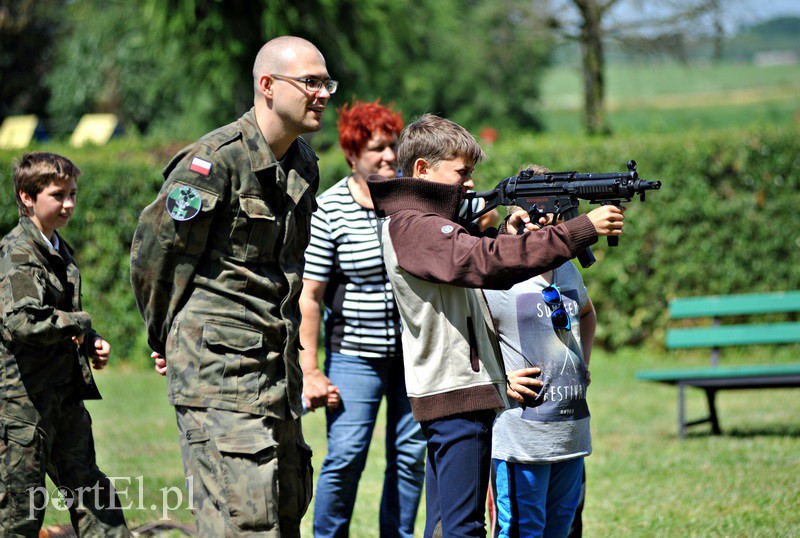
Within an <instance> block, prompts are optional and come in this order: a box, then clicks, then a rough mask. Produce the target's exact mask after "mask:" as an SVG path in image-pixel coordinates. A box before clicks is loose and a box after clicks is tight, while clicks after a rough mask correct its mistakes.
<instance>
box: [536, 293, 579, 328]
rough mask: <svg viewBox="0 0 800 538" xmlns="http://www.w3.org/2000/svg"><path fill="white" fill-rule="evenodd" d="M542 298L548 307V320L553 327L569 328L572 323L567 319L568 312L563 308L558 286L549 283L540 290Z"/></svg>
mask: <svg viewBox="0 0 800 538" xmlns="http://www.w3.org/2000/svg"><path fill="white" fill-rule="evenodd" d="M542 299H544V302H545V304H546V305H547V306H549V307H550V310H551V312H550V321H551V322H552V323H553V328H554V329H564V330H565V331H568V330H570V328H571V327H572V324H571V323H570V321H569V313H568V312H567V310H566V309H565V308H564V299H563V298H562V297H561V290H559V289H558V286H556V285H555V284H551V285H549V286H547V287H546V288H544V289H543V290H542Z"/></svg>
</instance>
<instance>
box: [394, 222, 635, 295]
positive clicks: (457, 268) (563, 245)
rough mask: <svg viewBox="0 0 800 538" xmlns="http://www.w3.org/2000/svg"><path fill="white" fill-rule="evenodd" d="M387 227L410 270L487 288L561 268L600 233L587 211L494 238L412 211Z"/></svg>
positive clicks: (443, 280) (445, 281)
mask: <svg viewBox="0 0 800 538" xmlns="http://www.w3.org/2000/svg"><path fill="white" fill-rule="evenodd" d="M619 215H620V217H621V215H622V214H621V212H620V214H619ZM619 227H620V228H621V227H622V224H621V222H620V224H619ZM388 228H389V236H390V238H391V242H392V245H393V249H394V251H395V253H396V255H397V262H398V264H399V265H400V267H401V268H402V269H404V270H405V271H407V272H408V273H410V274H411V275H413V276H415V277H417V278H419V279H422V280H425V281H428V282H435V283H441V284H451V285H456V286H462V287H467V288H488V289H508V288H510V287H511V286H513V285H514V284H516V283H517V282H522V281H523V280H527V279H528V278H531V277H533V276H535V275H538V274H541V273H544V272H545V271H548V270H550V269H553V268H555V267H558V266H559V265H561V264H563V263H564V262H566V261H567V260H569V259H571V258H573V257H575V256H577V255H578V253H579V252H582V251H583V250H584V249H586V247H588V246H590V245H592V244H594V243H595V242H597V237H598V233H597V229H596V226H595V224H594V223H593V222H592V221H591V220H590V219H589V218H588V217H586V216H584V215H582V216H580V217H577V218H575V219H572V220H570V221H568V222H565V223H563V224H559V225H557V226H548V227H546V228H545V229H544V230H542V231H540V232H537V233H526V234H523V235H522V236H514V235H498V236H497V237H495V238H489V237H475V236H472V235H470V234H469V232H468V231H467V230H466V229H465V228H463V227H462V226H459V225H457V224H455V223H453V222H452V221H450V220H448V219H446V218H443V217H440V216H436V215H433V214H425V215H419V213H417V212H414V211H399V212H397V213H396V214H394V215H393V216H392V219H391V221H390V222H389V225H388Z"/></svg>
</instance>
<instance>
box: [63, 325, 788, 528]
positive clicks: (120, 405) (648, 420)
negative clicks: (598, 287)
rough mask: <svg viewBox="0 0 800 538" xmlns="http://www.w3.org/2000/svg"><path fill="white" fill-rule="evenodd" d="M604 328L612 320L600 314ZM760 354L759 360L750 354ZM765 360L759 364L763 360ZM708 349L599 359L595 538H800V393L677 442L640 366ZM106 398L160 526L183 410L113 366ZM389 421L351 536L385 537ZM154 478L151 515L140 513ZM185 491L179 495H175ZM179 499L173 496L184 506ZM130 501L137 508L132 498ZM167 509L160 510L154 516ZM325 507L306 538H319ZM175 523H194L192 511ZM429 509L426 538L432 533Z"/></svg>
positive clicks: (668, 412) (783, 356)
mask: <svg viewBox="0 0 800 538" xmlns="http://www.w3.org/2000/svg"><path fill="white" fill-rule="evenodd" d="M600 319H601V323H602V312H600ZM748 355H749V357H748ZM773 355H774V354H773V353H772V352H769V353H761V354H759V355H758V356H756V357H754V356H753V353H751V352H747V353H742V354H740V355H739V356H736V357H733V358H731V362H736V363H742V362H745V361H747V360H748V358H749V360H750V361H753V362H757V361H761V362H763V361H764V360H767V361H773V360H777V361H785V362H789V361H795V360H796V349H790V350H787V351H786V352H777V354H776V356H773ZM756 359H757V360H756ZM707 361H708V359H707V356H706V355H705V354H704V353H702V352H699V353H680V354H666V353H664V352H663V351H653V350H645V349H628V350H624V351H621V352H618V353H614V354H611V353H607V352H602V351H600V350H598V351H597V352H596V353H594V354H593V359H592V364H591V370H592V380H593V381H592V386H591V388H590V390H589V402H590V409H591V412H592V434H593V444H594V453H593V454H592V456H590V457H589V458H588V459H587V475H588V494H587V501H586V509H585V512H584V521H585V529H586V536H678V535H680V536H794V535H797V534H798V533H800V512H798V510H797V506H800V489H798V487H797V484H798V481H800V457H798V454H800V394H798V391H797V390H792V389H784V390H753V391H746V390H745V391H728V392H726V391H723V392H721V393H720V394H719V395H718V410H719V418H720V424H721V426H722V429H723V435H722V436H719V437H715V436H711V435H709V433H708V427H707V426H698V427H696V428H695V429H692V430H690V434H689V437H688V438H687V439H686V440H684V441H680V440H678V438H677V403H676V402H677V399H676V390H675V388H674V387H671V386H666V385H660V384H654V383H647V382H643V381H637V380H635V379H634V374H635V372H636V371H637V370H639V369H646V368H654V367H665V368H666V367H681V366H688V365H692V364H698V365H704V364H706V363H707ZM97 380H98V384H99V385H100V388H101V390H102V391H103V395H104V397H105V399H104V400H102V401H100V402H88V407H89V409H90V410H91V413H92V416H93V419H94V433H95V438H96V442H97V453H98V461H99V464H100V467H101V468H102V469H103V470H104V471H105V472H106V473H107V474H109V475H111V476H117V477H131V479H132V481H131V483H130V485H129V488H128V497H127V502H132V503H133V504H134V507H133V508H131V509H129V510H127V511H126V516H127V518H128V521H129V522H130V523H131V526H132V527H138V526H139V525H142V524H143V523H146V522H148V521H152V520H154V519H157V517H158V514H159V513H160V511H161V507H162V505H163V503H162V491H161V489H162V488H170V487H181V486H182V484H183V471H182V466H181V465H182V464H181V459H180V453H179V448H178V440H177V429H176V426H175V419H174V414H173V411H172V408H171V407H170V406H169V405H168V404H167V402H166V396H165V389H164V379H163V378H161V377H159V376H157V375H155V374H154V373H152V372H149V371H148V372H139V371H126V370H120V369H116V370H113V369H112V370H110V371H108V372H102V373H100V374H99V375H98V376H97ZM687 395H688V402H687V405H688V412H689V415H690V416H700V415H702V414H703V413H704V412H705V407H704V398H703V395H702V392H700V391H691V390H690V391H689V392H688V393H687ZM383 425H384V418H383V414H381V416H380V419H379V424H378V426H377V427H376V430H375V436H374V438H373V443H372V446H371V449H370V456H369V459H368V462H367V468H366V470H365V471H364V475H363V477H362V479H361V484H360V487H359V491H358V496H357V499H356V507H355V513H354V516H353V522H352V525H351V533H350V536H352V537H354V538H358V537H364V538H368V537H373V536H375V535H376V534H375V533H376V529H377V521H378V506H379V503H380V493H381V487H382V480H383V465H384V460H383V457H384V446H383V443H384V429H383ZM303 428H304V432H305V435H306V438H307V440H308V442H309V444H311V446H312V447H313V449H314V467H315V471H316V475H315V476H318V473H319V467H320V465H321V463H322V458H323V457H324V455H325V452H326V449H325V419H324V415H323V414H322V413H321V412H316V413H311V414H308V415H306V416H305V417H304V418H303ZM139 476H141V477H143V478H142V483H143V485H144V488H143V495H144V498H143V503H142V505H143V506H144V509H141V510H140V509H138V507H137V506H136V505H137V503H138V497H137V495H138V490H137V487H138V479H137V477H139ZM173 495H174V493H173ZM174 499H175V497H172V500H173V502H174ZM122 502H123V504H125V503H126V500H125V499H123V500H122ZM153 505H155V506H156V507H157V510H152V509H151V506H153ZM312 513H313V506H312V508H311V509H310V510H309V513H308V514H307V515H306V517H305V519H304V521H303V525H302V529H303V536H311V535H312V530H311V529H312ZM169 516H170V517H171V518H172V519H173V521H179V522H183V523H191V522H192V516H191V514H190V512H189V511H188V510H186V508H185V506H184V507H182V508H180V509H178V510H175V511H172V512H170V513H169ZM424 516H425V507H424V501H423V506H421V507H420V512H419V517H418V520H417V535H418V536H421V535H422V531H423V526H424ZM53 521H60V522H66V521H68V518H67V517H66V513H65V512H59V511H57V510H55V509H53V508H51V509H49V510H48V522H53Z"/></svg>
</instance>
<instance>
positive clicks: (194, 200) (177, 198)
mask: <svg viewBox="0 0 800 538" xmlns="http://www.w3.org/2000/svg"><path fill="white" fill-rule="evenodd" d="M209 164H210V163H209ZM202 206H203V200H202V199H201V198H200V193H199V192H197V189H195V188H194V187H190V186H189V185H180V186H178V187H175V188H174V189H172V191H170V193H169V195H168V196H167V213H169V216H170V217H172V218H173V219H175V220H178V221H185V220H190V219H193V218H194V217H196V216H197V214H198V213H200V208H201V207H202Z"/></svg>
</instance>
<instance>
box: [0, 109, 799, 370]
mask: <svg viewBox="0 0 800 538" xmlns="http://www.w3.org/2000/svg"><path fill="white" fill-rule="evenodd" d="M799 134H800V132H798V128H797V127H796V126H794V125H791V124H790V125H785V126H780V127H777V126H776V127H764V128H748V129H739V130H725V131H714V132H711V133H703V132H694V133H683V134H679V135H673V134H670V135H656V134H645V135H641V136H635V137H633V136H630V137H616V138H612V139H587V138H577V139H575V138H558V137H553V136H536V135H513V134H512V133H501V139H500V140H499V141H498V142H497V143H495V144H494V145H493V146H489V147H487V148H486V149H487V152H488V153H489V155H490V159H489V161H488V162H487V163H486V164H483V165H481V166H480V167H479V169H478V172H477V174H476V181H477V183H478V188H479V189H485V188H489V187H491V186H493V185H494V184H495V183H496V182H497V181H498V180H500V179H502V178H504V177H507V176H509V175H512V174H514V173H515V172H516V170H517V168H518V167H519V166H520V165H523V164H528V163H532V162H536V163H539V164H543V165H545V166H548V167H549V168H551V169H553V170H567V169H569V170H579V171H582V172H589V171H603V172H608V171H622V170H625V163H626V162H627V160H628V159H635V160H636V161H637V163H638V165H639V172H640V175H641V176H642V177H644V178H647V179H658V180H661V181H662V182H663V187H662V189H661V190H660V191H658V192H654V193H651V194H649V196H648V198H647V202H646V203H644V204H642V203H640V202H639V201H638V199H637V200H635V201H633V202H631V203H630V204H629V210H628V212H627V213H626V217H627V221H626V226H625V233H624V235H623V236H622V238H621V240H620V246H619V247H616V248H614V249H610V248H609V247H608V246H607V245H606V244H605V241H601V242H600V243H599V244H598V245H597V246H596V247H595V248H594V252H595V255H596V257H597V259H598V262H597V263H596V264H595V265H594V266H593V267H591V268H589V269H586V270H582V273H583V276H584V279H585V281H586V284H587V286H588V288H589V293H590V296H591V297H592V299H593V301H594V302H595V305H596V306H597V309H598V315H599V325H598V342H599V343H600V344H601V345H604V346H606V347H610V348H614V347H618V346H621V345H626V344H639V343H642V342H648V343H653V344H656V345H660V344H661V343H663V340H664V329H665V327H666V323H667V311H666V305H667V302H668V301H669V300H670V299H671V298H673V297H683V296H691V295H705V294H717V293H721V294H726V293H744V292H748V291H770V290H788V289H800V216H798V208H800V144H798V143H797V140H798V135H799ZM181 146H182V144H180V143H175V144H172V145H170V146H169V147H166V146H165V145H157V144H155V143H150V144H148V143H146V142H141V141H135V140H133V141H132V140H127V141H126V140H123V141H114V142H113V143H112V144H110V145H108V146H105V147H102V148H83V149H74V148H69V147H67V146H55V145H46V146H42V147H39V148H37V149H43V150H45V151H54V152H57V153H62V154H64V155H67V156H68V157H70V158H71V159H72V160H73V161H75V163H76V164H77V165H78V166H79V167H80V168H81V169H82V170H83V177H82V178H81V180H80V181H79V183H78V185H79V202H78V211H77V214H76V217H75V218H74V219H73V221H72V222H71V223H70V225H69V226H68V227H67V228H66V229H65V230H64V233H63V235H64V237H65V238H66V239H67V240H68V241H69V242H70V243H71V244H72V245H73V246H74V247H75V248H76V251H77V258H78V262H79V264H80V266H81V268H82V273H83V276H84V302H85V307H86V309H87V310H88V311H89V313H90V314H92V315H93V318H94V319H95V324H96V326H97V328H98V330H99V331H101V332H102V333H103V334H104V335H105V336H106V337H107V338H108V339H109V341H111V343H112V345H113V346H115V351H116V355H117V357H124V358H129V359H130V360H131V361H133V362H136V363H139V364H149V359H147V356H148V355H149V352H148V350H147V346H146V343H145V337H144V332H143V330H142V323H141V320H140V318H139V314H138V312H137V310H136V307H135V305H134V302H133V298H132V296H131V293H130V291H129V274H128V253H129V248H130V239H131V236H132V234H133V230H134V228H135V226H136V221H137V216H138V214H139V212H140V211H141V209H142V208H143V207H144V206H145V205H146V204H147V203H149V202H150V201H151V200H152V199H153V197H154V196H155V193H156V191H157V189H158V188H159V185H160V184H161V181H162V179H161V175H160V169H161V167H162V166H163V165H164V164H165V163H166V162H167V160H168V159H169V157H170V156H171V155H172V153H174V152H175V151H176V150H177V149H179V148H180V147H181ZM20 154H21V152H8V151H5V152H0V184H2V188H3V192H4V193H5V196H4V197H1V198H0V208H2V212H0V232H2V233H3V234H5V233H6V232H7V231H8V230H10V229H11V227H13V226H14V224H15V222H16V209H15V205H14V201H13V197H12V187H11V166H12V161H13V159H14V158H15V157H17V156H19V155H20ZM320 168H321V170H322V173H323V177H324V180H323V187H327V186H329V185H331V184H333V183H334V182H335V181H337V180H338V179H340V178H341V177H342V176H343V175H344V174H345V173H346V172H347V168H346V164H345V163H344V159H343V158H342V157H341V155H340V153H339V151H338V150H336V149H332V150H330V151H328V152H326V153H324V154H322V155H320ZM583 209H584V210H588V209H589V208H588V206H587V207H583Z"/></svg>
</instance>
